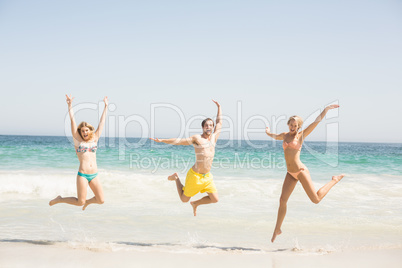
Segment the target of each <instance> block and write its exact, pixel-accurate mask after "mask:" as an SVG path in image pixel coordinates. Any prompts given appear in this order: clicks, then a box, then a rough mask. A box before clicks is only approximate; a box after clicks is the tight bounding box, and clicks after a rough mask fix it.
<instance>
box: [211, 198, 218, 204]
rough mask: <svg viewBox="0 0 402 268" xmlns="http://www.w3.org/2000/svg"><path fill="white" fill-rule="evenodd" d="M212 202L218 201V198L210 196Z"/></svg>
mask: <svg viewBox="0 0 402 268" xmlns="http://www.w3.org/2000/svg"><path fill="white" fill-rule="evenodd" d="M211 201H212V203H218V202H219V198H211Z"/></svg>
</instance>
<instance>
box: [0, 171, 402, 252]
mask: <svg viewBox="0 0 402 268" xmlns="http://www.w3.org/2000/svg"><path fill="white" fill-rule="evenodd" d="M167 175H169V174H164V173H160V174H159V173H158V174H151V173H134V172H120V171H113V170H100V171H99V178H100V180H101V182H102V185H103V188H104V192H105V200H106V202H105V204H104V205H101V206H99V205H91V206H89V207H88V208H87V210H86V211H85V212H82V211H81V209H80V208H79V207H74V206H69V205H65V204H60V205H56V206H53V207H49V206H48V204H47V203H48V201H49V200H50V199H52V198H54V197H55V196H57V195H59V194H60V195H62V196H76V184H75V180H76V174H75V172H72V171H71V172H70V171H63V170H56V169H54V170H53V169H43V170H39V171H38V170H35V171H33V170H32V171H0V204H1V206H0V215H2V218H1V219H0V227H1V228H0V234H1V237H2V238H3V239H16V238H18V239H27V240H49V241H69V243H72V244H74V243H75V245H79V246H84V247H85V246H88V245H89V246H88V247H90V246H91V245H92V247H94V248H96V247H99V245H103V244H102V243H106V244H108V243H109V244H110V243H114V244H113V245H118V246H117V248H119V247H120V246H122V247H123V248H124V247H140V248H148V247H154V246H156V247H167V248H170V247H182V248H183V249H185V248H203V249H210V250H231V249H233V250H236V248H238V249H239V248H240V249H242V250H247V249H249V250H251V249H254V250H267V251H269V250H270V248H271V244H270V243H268V241H269V239H270V235H271V234H272V231H273V228H274V225H275V220H276V214H277V209H278V201H279V196H280V193H281V188H282V183H283V181H282V179H276V178H273V177H271V178H270V177H268V178H267V179H260V178H259V179H254V178H253V177H252V176H249V177H233V176H223V175H220V176H215V184H216V186H217V188H218V191H219V195H220V202H218V203H217V204H211V205H208V206H201V207H199V211H198V216H197V217H193V216H192V210H191V206H190V205H189V204H183V203H181V202H180V201H179V198H178V196H177V192H176V186H175V183H174V182H171V181H168V180H167ZM250 175H252V174H250ZM180 176H181V177H182V180H183V181H184V177H183V176H184V175H183V174H180ZM313 179H314V178H313ZM401 179H402V177H399V176H380V175H378V176H373V175H370V176H369V175H365V174H358V175H354V174H348V176H347V177H345V178H344V179H343V180H342V181H341V182H340V183H339V184H338V185H336V186H335V187H334V188H333V189H332V190H331V191H330V192H329V193H328V195H327V196H326V197H325V199H324V200H323V201H322V202H321V203H320V204H319V205H314V204H313V203H311V202H310V201H309V199H308V197H307V195H306V193H305V192H304V190H303V188H302V187H301V185H300V184H298V185H297V187H296V188H295V190H294V192H293V194H292V196H291V198H290V200H289V203H288V214H287V217H286V219H285V222H284V225H283V228H282V230H283V232H284V233H283V234H282V235H281V236H280V237H278V240H277V242H276V244H275V245H276V246H283V247H285V248H290V249H291V248H301V249H302V250H307V251H308V250H313V251H314V250H316V249H317V250H324V251H325V250H338V249H339V248H345V247H351V246H364V245H366V246H367V245H372V244H376V245H387V246H400V244H401V241H402V239H401V238H402V227H401V226H402V192H401V190H402V180H401ZM322 185H323V182H321V181H320V182H319V183H315V186H316V188H317V189H318V188H319V187H321V186H322ZM201 196H202V195H197V196H196V197H195V198H199V197H201ZM89 197H92V193H91V192H90V191H88V198H89ZM296 238H297V241H298V242H297V243H295V239H296ZM109 244H108V245H109ZM100 247H101V248H104V247H103V246H100ZM112 249H113V247H112Z"/></svg>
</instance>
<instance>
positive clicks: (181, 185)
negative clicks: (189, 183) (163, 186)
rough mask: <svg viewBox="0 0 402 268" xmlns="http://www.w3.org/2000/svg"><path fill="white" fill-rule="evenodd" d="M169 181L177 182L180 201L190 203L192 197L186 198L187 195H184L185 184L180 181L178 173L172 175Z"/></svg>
mask: <svg viewBox="0 0 402 268" xmlns="http://www.w3.org/2000/svg"><path fill="white" fill-rule="evenodd" d="M168 180H170V181H176V187H177V193H178V194H179V197H180V200H181V201H182V202H184V203H186V202H188V201H190V198H191V197H189V196H186V195H185V194H184V191H183V184H182V183H181V181H180V179H179V176H178V175H177V173H174V174H172V175H170V176H169V177H168Z"/></svg>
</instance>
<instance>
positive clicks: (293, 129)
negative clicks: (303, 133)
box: [288, 115, 303, 134]
mask: <svg viewBox="0 0 402 268" xmlns="http://www.w3.org/2000/svg"><path fill="white" fill-rule="evenodd" d="M302 125H303V119H302V118H301V117H300V116H297V115H294V116H291V117H290V118H289V120H288V126H289V132H290V133H291V134H296V133H297V132H298V131H299V130H300V129H301V127H302Z"/></svg>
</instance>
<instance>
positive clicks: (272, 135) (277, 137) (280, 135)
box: [265, 127, 284, 140]
mask: <svg viewBox="0 0 402 268" xmlns="http://www.w3.org/2000/svg"><path fill="white" fill-rule="evenodd" d="M265 133H267V135H268V136H270V137H271V138H273V139H275V140H283V136H284V133H281V134H274V133H271V131H270V129H269V127H266V128H265Z"/></svg>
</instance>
